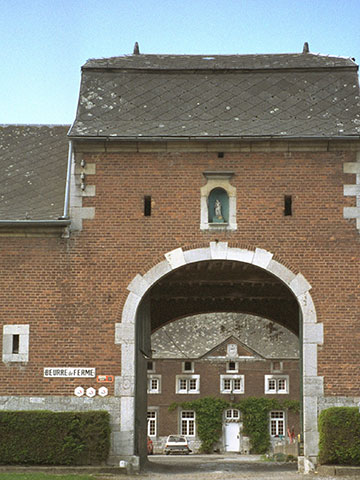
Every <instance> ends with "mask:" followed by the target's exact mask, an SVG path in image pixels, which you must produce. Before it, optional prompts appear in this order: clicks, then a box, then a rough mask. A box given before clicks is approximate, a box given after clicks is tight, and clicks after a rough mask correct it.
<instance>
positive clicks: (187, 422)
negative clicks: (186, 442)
mask: <svg viewBox="0 0 360 480" xmlns="http://www.w3.org/2000/svg"><path fill="white" fill-rule="evenodd" d="M180 433H181V435H185V436H187V437H194V436H195V412H192V411H188V410H186V411H183V412H181V432H180Z"/></svg>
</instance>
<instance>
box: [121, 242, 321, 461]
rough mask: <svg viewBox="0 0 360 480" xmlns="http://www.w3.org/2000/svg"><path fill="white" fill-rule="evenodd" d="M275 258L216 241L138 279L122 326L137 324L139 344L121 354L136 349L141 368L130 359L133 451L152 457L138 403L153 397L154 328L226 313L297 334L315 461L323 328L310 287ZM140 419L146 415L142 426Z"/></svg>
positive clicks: (177, 254) (174, 255)
mask: <svg viewBox="0 0 360 480" xmlns="http://www.w3.org/2000/svg"><path fill="white" fill-rule="evenodd" d="M272 257H273V255H272V254H271V253H269V252H267V251H265V250H261V249H255V251H251V250H244V249H239V248H230V247H228V245H227V243H225V242H223V243H215V242H212V243H211V244H210V248H208V249H206V248H202V249H195V250H189V251H185V252H184V251H183V250H182V249H176V250H174V251H173V252H169V253H168V254H166V255H165V258H166V260H165V261H163V262H161V263H160V264H158V265H156V266H155V267H153V268H152V269H150V271H149V272H147V273H146V274H145V275H144V276H140V275H138V276H137V277H135V279H134V280H133V282H131V284H130V285H129V290H130V292H131V293H130V294H129V296H128V299H127V302H126V304H125V307H124V311H123V316H122V320H123V324H124V325H123V324H118V325H119V331H118V337H120V333H125V335H128V336H131V335H134V333H135V326H136V332H137V335H136V342H135V340H134V344H133V345H131V346H130V348H127V347H126V348H125V353H124V354H122V359H123V360H125V356H124V355H126V352H132V354H133V355H134V357H133V358H134V359H135V357H136V371H135V367H134V363H133V365H132V367H129V362H128V364H127V367H126V366H125V368H124V372H125V371H126V370H127V369H128V370H127V371H128V373H132V374H133V375H132V376H131V379H132V381H133V384H134V385H133V393H132V396H133V403H132V408H133V421H134V424H135V427H134V430H135V432H136V434H135V436H134V439H133V444H132V447H133V454H135V455H137V456H140V457H141V456H142V454H145V455H146V452H144V451H143V452H142V451H141V448H142V445H144V444H145V442H144V441H143V436H144V432H145V435H146V402H144V401H142V402H141V401H140V403H139V399H142V400H143V399H144V397H146V362H147V360H148V359H149V358H151V345H150V334H151V331H155V330H156V329H158V328H160V327H161V326H162V325H165V324H166V323H168V322H171V321H172V320H174V319H178V318H181V317H184V316H187V315H194V314H200V313H207V312H221V311H222V312H242V313H247V314H254V315H258V316H261V317H263V318H267V319H269V320H271V321H273V322H276V323H278V324H279V325H282V326H283V327H285V328H287V329H289V330H291V331H292V332H293V333H295V334H296V335H298V337H299V340H300V350H301V352H302V361H301V368H302V370H303V371H302V374H301V380H302V381H303V384H304V392H303V395H302V397H301V398H302V399H303V400H304V409H303V411H304V412H306V415H305V417H304V421H305V428H304V440H305V456H306V457H307V458H308V459H309V460H315V459H316V455H317V398H318V397H319V396H320V395H322V394H323V386H322V378H321V377H317V353H316V352H317V344H320V343H322V325H321V324H316V313H315V309H314V305H313V303H312V300H311V296H310V294H309V290H310V288H311V286H310V285H309V284H308V282H307V281H306V280H305V278H304V277H303V276H302V275H301V274H297V275H296V274H294V273H293V272H291V271H290V270H289V269H288V268H286V267H285V266H283V265H282V264H280V263H279V262H277V261H275V260H273V259H272ZM130 331H132V332H134V333H133V334H131V333H129V332H130ZM126 332H127V333H126ZM310 336H312V338H310ZM134 337H135V336H134ZM118 343H126V341H125V342H122V341H119V342H118ZM127 343H129V342H127ZM130 343H131V342H130ZM135 345H136V346H135ZM309 355H310V356H311V358H310V356H309ZM125 363H126V362H125ZM144 386H145V388H144ZM122 401H123V399H122ZM135 412H136V415H135ZM141 412H142V414H141ZM140 417H142V418H144V421H143V425H142V426H141V425H140V423H139V422H140V420H139V419H140ZM135 419H136V421H135ZM136 422H137V423H136ZM140 432H142V434H140ZM307 446H308V448H307Z"/></svg>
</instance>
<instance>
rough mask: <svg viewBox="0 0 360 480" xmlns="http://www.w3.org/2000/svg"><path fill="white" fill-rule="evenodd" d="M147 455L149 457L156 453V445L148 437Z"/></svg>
mask: <svg viewBox="0 0 360 480" xmlns="http://www.w3.org/2000/svg"><path fill="white" fill-rule="evenodd" d="M147 453H148V455H153V453H154V444H153V441H152V440H151V438H150V437H147Z"/></svg>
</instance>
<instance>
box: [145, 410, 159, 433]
mask: <svg viewBox="0 0 360 480" xmlns="http://www.w3.org/2000/svg"><path fill="white" fill-rule="evenodd" d="M149 414H151V417H150V418H149ZM157 424H158V412H157V410H148V411H147V434H148V437H156V436H157V430H158V428H157ZM151 426H154V431H155V433H151V430H152V428H151Z"/></svg>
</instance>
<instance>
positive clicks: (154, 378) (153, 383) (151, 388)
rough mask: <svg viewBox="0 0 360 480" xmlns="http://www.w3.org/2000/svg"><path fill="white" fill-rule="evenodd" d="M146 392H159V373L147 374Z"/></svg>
mask: <svg viewBox="0 0 360 480" xmlns="http://www.w3.org/2000/svg"><path fill="white" fill-rule="evenodd" d="M147 382H148V383H147V393H161V375H148V378H147Z"/></svg>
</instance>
